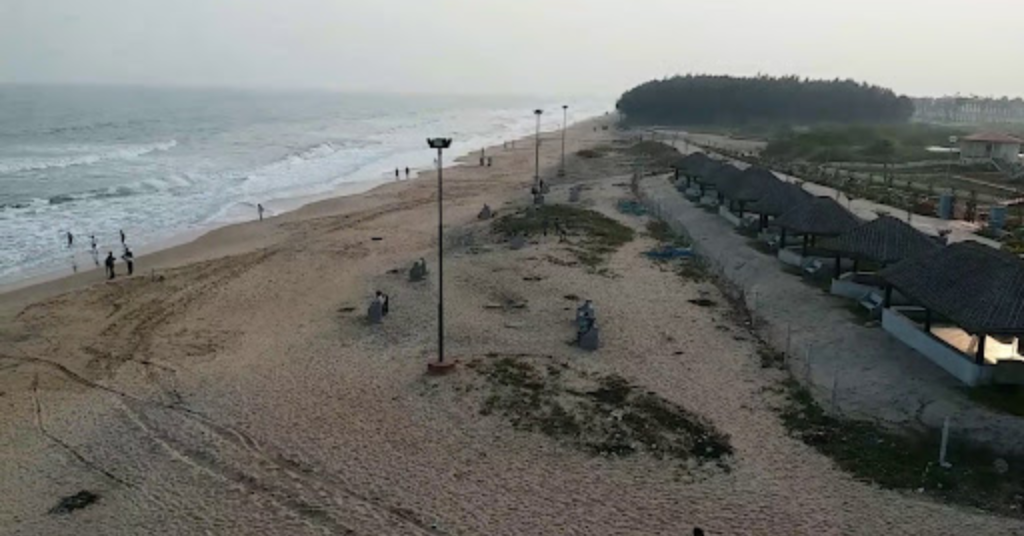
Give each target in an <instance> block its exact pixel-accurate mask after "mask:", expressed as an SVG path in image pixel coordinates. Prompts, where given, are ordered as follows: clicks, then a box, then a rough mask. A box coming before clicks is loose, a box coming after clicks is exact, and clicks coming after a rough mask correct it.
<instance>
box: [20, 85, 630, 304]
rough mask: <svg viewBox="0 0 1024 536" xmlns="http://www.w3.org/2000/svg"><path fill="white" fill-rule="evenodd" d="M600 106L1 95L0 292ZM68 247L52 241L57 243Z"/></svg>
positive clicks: (351, 187) (267, 96) (360, 186)
mask: <svg viewBox="0 0 1024 536" xmlns="http://www.w3.org/2000/svg"><path fill="white" fill-rule="evenodd" d="M563 103H565V104H568V105H569V106H570V109H569V112H570V115H569V117H570V123H571V122H573V121H579V120H583V119H585V118H588V117H592V116H596V115H600V114H603V113H604V112H605V111H607V110H609V109H610V108H611V104H610V101H607V100H602V99H595V98H589V99H564V98H563V99H557V100H556V99H545V98H530V97H465V96H458V97H454V96H402V95H380V94H377V95H375V94H344V93H329V92H311V91H310V92H306V91H303V92H284V91H248V90H210V89H203V90H200V89H154V88H127V87H28V86H11V87H0V284H9V283H15V282H17V281H19V280H24V279H27V278H30V277H34V276H40V275H48V274H60V273H68V274H70V273H72V271H73V269H74V267H75V266H77V268H78V269H80V270H81V269H87V268H91V267H93V259H92V256H91V254H90V250H91V246H90V236H92V235H95V237H96V240H97V242H98V243H99V250H100V251H101V255H105V253H106V252H107V251H114V252H115V255H120V252H121V246H120V235H119V232H120V230H124V232H125V234H126V236H127V244H128V245H129V246H130V247H131V248H132V249H133V250H135V252H136V254H138V253H139V252H144V251H146V250H147V249H151V248H153V247H155V246H156V245H158V244H161V243H167V242H169V241H172V240H174V238H175V237H181V236H184V235H187V234H189V233H195V232H198V231H203V230H207V229H211V228H214V227H216V226H220V225H225V224H229V223H233V222H238V221H244V220H249V219H253V218H255V217H256V208H255V207H256V204H257V203H263V204H264V205H265V206H267V207H268V209H269V212H270V214H271V215H273V212H274V210H275V208H274V207H285V206H288V203H286V202H284V201H286V200H289V199H297V198H302V199H306V198H310V197H314V196H323V197H326V196H328V195H331V194H336V193H338V192H355V191H361V190H366V189H369V188H371V187H373V186H375V185H377V184H380V183H382V182H384V181H387V180H394V170H395V168H396V167H397V168H402V169H403V179H404V168H405V167H407V166H408V167H410V168H412V169H413V170H417V169H424V168H430V167H431V166H432V162H433V158H434V156H435V153H433V152H432V151H431V150H430V149H428V148H427V146H426V142H425V139H426V138H427V137H433V136H450V137H452V138H454V143H453V146H452V149H451V150H450V151H448V152H446V154H445V159H446V161H447V162H451V161H453V160H454V158H455V157H457V156H460V155H464V154H468V153H469V152H472V151H478V150H480V148H482V147H486V146H489V145H494V144H500V143H501V142H502V141H504V140H510V139H513V138H518V137H522V136H524V135H528V134H530V133H532V132H533V131H534V128H535V121H536V120H535V118H534V115H533V110H534V109H535V108H538V107H540V108H543V109H546V110H549V111H550V113H547V114H544V116H543V118H542V123H541V125H542V127H541V128H542V129H543V130H553V129H556V128H559V127H560V126H561V123H562V113H561V112H562V110H561V105H562V104H563ZM69 231H70V232H71V233H72V235H73V236H74V243H73V245H72V246H71V247H70V248H69V247H68V246H67V233H68V232H69Z"/></svg>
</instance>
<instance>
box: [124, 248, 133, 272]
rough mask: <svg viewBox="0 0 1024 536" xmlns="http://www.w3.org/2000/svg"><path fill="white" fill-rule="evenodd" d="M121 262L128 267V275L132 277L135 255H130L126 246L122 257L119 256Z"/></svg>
mask: <svg viewBox="0 0 1024 536" xmlns="http://www.w3.org/2000/svg"><path fill="white" fill-rule="evenodd" d="M121 260H123V261H124V263H125V264H127V265H128V275H132V273H133V272H134V271H135V269H134V268H135V255H132V250H130V249H128V246H125V247H124V255H121Z"/></svg>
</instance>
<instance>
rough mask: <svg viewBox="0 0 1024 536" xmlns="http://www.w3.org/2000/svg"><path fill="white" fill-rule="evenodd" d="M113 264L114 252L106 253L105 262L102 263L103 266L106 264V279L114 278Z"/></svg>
mask: <svg viewBox="0 0 1024 536" xmlns="http://www.w3.org/2000/svg"><path fill="white" fill-rule="evenodd" d="M114 262H115V261H114V252H113V251H108V252H107V260H106V261H105V262H104V264H106V266H107V279H113V278H114Z"/></svg>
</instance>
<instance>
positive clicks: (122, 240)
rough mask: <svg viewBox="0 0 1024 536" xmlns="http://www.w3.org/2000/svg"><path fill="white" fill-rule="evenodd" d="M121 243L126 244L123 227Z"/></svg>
mask: <svg viewBox="0 0 1024 536" xmlns="http://www.w3.org/2000/svg"><path fill="white" fill-rule="evenodd" d="M121 245H122V246H123V245H124V229H121Z"/></svg>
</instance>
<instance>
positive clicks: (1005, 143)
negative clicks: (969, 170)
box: [960, 132, 1024, 164]
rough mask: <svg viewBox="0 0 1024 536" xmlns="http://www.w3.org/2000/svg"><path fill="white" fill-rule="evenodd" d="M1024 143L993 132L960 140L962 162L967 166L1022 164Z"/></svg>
mask: <svg viewBox="0 0 1024 536" xmlns="http://www.w3.org/2000/svg"><path fill="white" fill-rule="evenodd" d="M1021 144H1024V141H1022V140H1020V139H1018V138H1014V137H1013V136H1008V135H1006V134H998V133H992V132H982V133H978V134H972V135H970V136H966V137H964V138H960V161H961V162H963V163H965V164H971V163H977V162H988V161H991V160H999V161H1001V162H1007V163H1011V164H1017V163H1019V162H1020V147H1021Z"/></svg>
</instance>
